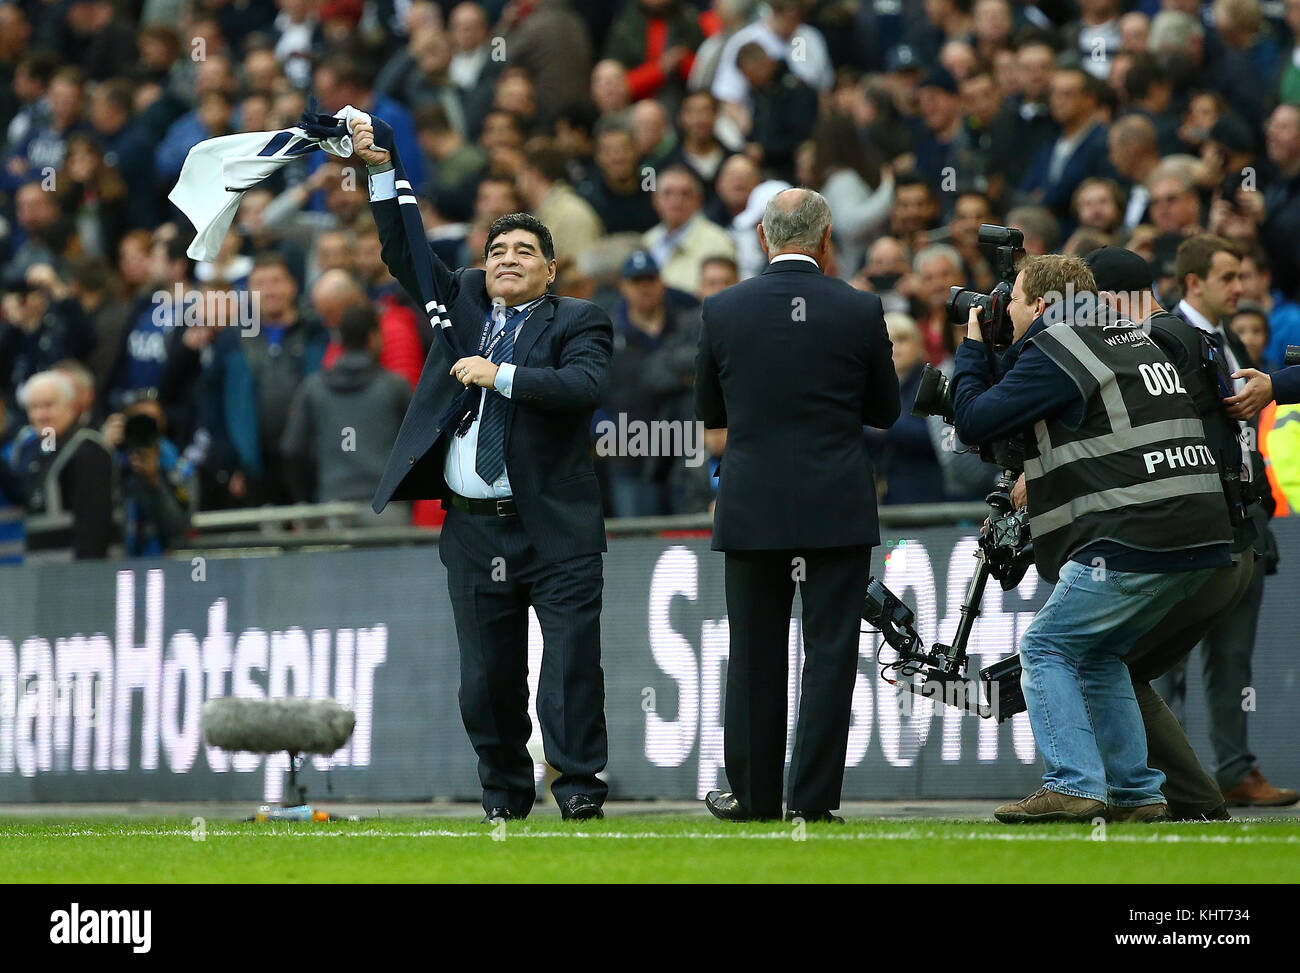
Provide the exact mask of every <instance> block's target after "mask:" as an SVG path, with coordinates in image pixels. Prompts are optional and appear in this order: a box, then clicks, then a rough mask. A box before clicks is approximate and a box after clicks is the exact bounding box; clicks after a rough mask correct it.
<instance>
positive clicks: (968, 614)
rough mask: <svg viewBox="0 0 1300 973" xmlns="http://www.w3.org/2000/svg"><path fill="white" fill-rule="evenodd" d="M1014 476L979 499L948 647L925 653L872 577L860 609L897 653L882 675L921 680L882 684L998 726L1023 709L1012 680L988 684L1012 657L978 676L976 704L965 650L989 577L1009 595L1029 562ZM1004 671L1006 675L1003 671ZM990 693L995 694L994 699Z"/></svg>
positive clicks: (896, 602) (900, 606) (907, 612)
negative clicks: (982, 524)
mask: <svg viewBox="0 0 1300 973" xmlns="http://www.w3.org/2000/svg"><path fill="white" fill-rule="evenodd" d="M1018 475H1019V474H1018V473H1017V471H1016V470H1014V469H1004V470H1003V471H1002V475H1001V476H1000V477H999V478H998V482H997V484H996V486H995V487H994V489H993V491H992V492H991V493H990V494H989V495H988V496H987V497H986V498H985V502H986V503H987V504H988V505H989V509H990V512H991V515H990V517H989V524H988V527H987V528H985V529H984V530H983V531H982V532H981V534H980V539H979V546H978V549H977V550H976V552H975V557H976V558H977V560H978V561H979V564H978V566H977V567H976V569H975V573H974V574H973V575H972V576H971V579H970V583H969V584H968V585H967V586H966V597H965V599H964V600H963V601H962V605H961V609H960V611H961V618H960V620H959V621H958V622H957V631H956V632H955V633H954V634H953V639H952V642H951V644H944V643H942V642H935V643H934V644H933V645H931V646H930V649H929V650H928V651H927V650H926V649H925V648H924V646H923V645H922V643H921V639H920V636H919V635H918V634H917V632H916V628H915V621H916V616H915V613H914V612H913V611H912V609H910V608H908V607H907V605H906V604H904V603H903V601H902V599H900V598H899V597H898V596H897V595H895V594H894V593H893V592H892V591H890V590H889V589H888V588H887V587H885V585H884V583H883V582H881V581H880V580H879V579H877V578H875V577H871V578H869V579H868V580H867V593H866V598H865V599H864V602H863V609H862V618H863V620H865V621H866V622H867V623H868V624H869V625H871V626H872V627H873V628H876V629H878V630H879V631H880V633H881V636H882V637H883V638H884V641H885V642H886V643H888V644H889V645H890V647H892V648H893V649H894V651H895V652H896V653H898V660H897V661H896V662H893V663H881V668H882V673H881V674H882V676H884V672H885V670H888V669H893V670H894V671H896V672H898V673H899V674H900V675H902V676H909V677H910V676H913V675H916V674H918V673H920V674H921V675H922V681H921V682H919V683H917V682H914V681H912V680H911V679H901V680H894V679H890V678H889V677H888V676H884V678H885V679H886V680H887V681H889V682H891V683H893V684H894V685H896V686H903V687H904V688H906V689H907V690H909V691H910V692H912V693H915V694H917V695H920V696H931V697H933V696H936V695H938V696H939V698H940V699H942V700H943V701H944V702H946V703H950V704H951V705H954V706H957V707H959V708H961V709H965V710H967V711H969V712H972V713H975V714H976V715H978V716H981V717H985V718H987V717H990V716H996V717H997V719H998V721H999V722H1001V721H1002V720H1004V719H1006V718H1007V717H1009V716H1011V715H1013V714H1014V713H1016V712H1019V711H1020V710H1021V709H1023V708H1024V703H1023V696H1021V695H1020V694H1019V683H1018V681H1017V682H1016V684H1015V685H1014V686H1011V685H1008V684H1007V683H1004V682H1003V681H1001V680H999V679H997V678H992V679H991V678H990V676H989V673H990V672H995V671H996V672H1001V671H1002V668H1001V667H1004V666H1006V665H1007V664H1008V663H1015V664H1016V665H1017V666H1018V657H1017V656H1015V655H1013V656H1010V657H1009V658H1008V659H1004V660H1002V662H999V663H998V664H997V665H996V666H993V667H990V669H986V670H985V671H984V672H982V673H981V674H980V675H981V677H982V679H983V682H984V689H985V693H986V694H987V696H988V698H989V700H990V702H989V703H988V704H985V703H983V702H981V700H980V698H979V695H978V693H973V692H971V691H970V689H971V688H972V686H973V684H972V686H967V685H966V667H967V662H968V656H967V654H966V646H967V644H968V643H969V642H970V636H971V633H972V632H973V631H974V628H975V620H976V619H977V618H979V616H980V603H981V602H982V601H983V599H984V589H985V587H986V586H987V585H988V580H989V578H997V579H998V580H999V581H1000V582H1001V583H1002V587H1003V589H1004V590H1009V589H1010V588H1014V587H1015V586H1016V585H1017V584H1019V583H1020V579H1021V578H1022V577H1024V574H1025V571H1026V570H1028V567H1029V564H1030V563H1032V561H1033V545H1032V541H1031V540H1030V537H1029V529H1028V520H1029V518H1028V514H1027V512H1026V511H1023V510H1021V511H1016V510H1013V509H1012V503H1011V496H1010V492H1009V491H1010V488H1011V486H1012V484H1013V483H1015V480H1016V477H1017V476H1018ZM878 661H879V660H878ZM1007 671H1008V673H1009V672H1010V670H1009V669H1008V670H1007ZM1017 672H1018V669H1017ZM994 693H996V694H997V695H996V697H995V696H994ZM940 694H941V695H940Z"/></svg>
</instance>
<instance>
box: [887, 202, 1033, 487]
mask: <svg viewBox="0 0 1300 973" xmlns="http://www.w3.org/2000/svg"><path fill="white" fill-rule="evenodd" d="M1024 244H1025V237H1024V234H1023V233H1021V232H1020V231H1019V230H1016V229H1013V228H1011V227H1008V226H995V225H994V224H992V223H984V224H981V226H980V229H979V245H980V247H981V249H984V250H986V251H989V254H990V257H991V259H992V262H993V268H994V272H995V273H996V274H997V276H998V282H997V284H996V285H994V287H993V289H992V290H990V291H989V293H987V294H981V293H980V292H979V291H974V290H970V289H969V288H965V287H953V288H951V289H950V290H949V292H948V303H947V304H946V305H945V308H946V309H947V313H948V323H949V324H964V323H965V322H966V321H967V320H968V319H969V317H970V312H971V308H972V307H978V308H980V309H981V314H980V332H981V334H982V335H983V338H984V346H985V348H987V349H988V353H989V355H990V357H991V356H992V355H993V354H994V352H995V351H1002V350H1005V349H1006V348H1009V347H1010V346H1011V344H1012V341H1013V340H1014V336H1015V326H1014V325H1013V324H1012V321H1011V315H1010V314H1008V313H1007V309H1008V307H1009V306H1010V304H1011V289H1012V286H1013V284H1014V282H1015V279H1016V258H1017V257H1018V256H1019V255H1020V254H1022V253H1024ZM912 415H914V416H921V417H927V416H939V417H940V418H942V419H943V421H944V422H946V423H948V425H950V426H951V425H953V424H954V422H955V421H956V418H955V415H954V412H953V406H952V382H951V381H950V380H949V379H948V377H947V376H945V375H944V374H943V372H941V371H939V369H937V368H935V367H934V366H933V365H930V364H927V365H926V366H925V368H924V369H922V372H921V381H920V385H919V386H918V387H917V390H916V400H915V401H914V402H913V404H912ZM986 458H988V457H986ZM990 462H992V460H991V459H990ZM1002 465H1004V466H1005V465H1007V464H1002Z"/></svg>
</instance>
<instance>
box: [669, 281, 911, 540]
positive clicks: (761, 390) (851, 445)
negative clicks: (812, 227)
mask: <svg viewBox="0 0 1300 973" xmlns="http://www.w3.org/2000/svg"><path fill="white" fill-rule="evenodd" d="M800 318H803V320H800ZM695 407H696V411H697V413H698V414H699V417H700V419H701V420H703V422H704V425H705V426H707V427H709V428H712V429H717V428H722V427H726V429H727V447H726V451H725V453H724V455H723V458H722V469H721V475H720V479H719V486H718V503H717V508H716V511H715V514H714V520H713V549H714V550H719V551H728V550H765V549H791V548H822V547H844V546H849V545H862V544H865V545H876V544H879V543H880V527H879V522H878V520H877V518H876V485H875V474H874V471H873V469H872V466H871V459H870V457H869V456H868V454H867V440H866V436H865V435H864V434H863V431H862V426H863V425H864V424H866V425H870V426H876V427H879V428H888V427H889V426H891V425H893V423H894V421H895V420H896V419H897V418H898V413H899V399H898V378H897V377H896V376H895V374H894V364H893V360H892V345H891V344H890V342H889V337H888V335H887V334H886V333H885V318H884V313H883V310H882V308H881V304H880V299H879V298H878V297H876V296H875V295H874V294H868V293H865V292H864V291H858V290H854V289H853V288H852V287H850V286H849V285H848V284H846V283H845V282H844V281H842V280H838V279H837V278H834V277H827V276H826V275H824V274H823V273H822V272H821V271H820V270H819V269H818V268H817V267H816V266H814V265H813V264H811V263H808V262H807V261H803V260H789V261H784V260H783V261H780V262H778V263H775V264H770V265H768V267H767V269H766V270H764V271H763V273H762V274H760V275H759V276H758V277H754V278H751V279H750V280H747V281H743V282H742V283H740V284H737V285H736V286H735V287H729V288H727V289H726V290H725V291H722V292H721V293H719V294H715V295H714V296H713V297H710V298H709V299H708V300H707V301H705V302H704V327H703V330H702V331H701V332H700V350H699V356H698V359H697V362H696V380H695Z"/></svg>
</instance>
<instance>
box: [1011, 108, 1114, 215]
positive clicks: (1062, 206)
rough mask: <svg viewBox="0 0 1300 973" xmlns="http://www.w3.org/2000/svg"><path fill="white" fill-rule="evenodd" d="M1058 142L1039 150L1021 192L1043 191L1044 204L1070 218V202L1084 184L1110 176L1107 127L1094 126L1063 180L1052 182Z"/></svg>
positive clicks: (1062, 172)
mask: <svg viewBox="0 0 1300 973" xmlns="http://www.w3.org/2000/svg"><path fill="white" fill-rule="evenodd" d="M1056 141H1057V140H1056V139H1052V140H1051V141H1049V142H1048V143H1047V144H1046V145H1044V146H1043V147H1042V148H1041V149H1039V150H1038V154H1037V155H1035V156H1034V161H1033V162H1031V163H1030V164H1029V169H1028V170H1027V171H1026V172H1025V177H1024V179H1022V180H1021V182H1020V189H1021V191H1022V192H1025V193H1032V192H1034V191H1036V190H1042V194H1043V196H1042V205H1044V206H1046V207H1047V208H1048V209H1050V210H1052V211H1053V212H1054V213H1056V214H1057V215H1058V216H1060V217H1063V218H1065V217H1069V215H1070V199H1071V197H1072V196H1074V191H1075V190H1076V189H1078V188H1079V184H1080V183H1081V182H1083V181H1084V180H1085V179H1087V178H1088V177H1089V176H1104V175H1109V174H1110V161H1109V155H1108V150H1107V148H1106V126H1105V125H1094V126H1093V128H1092V131H1090V132H1089V133H1088V134H1087V136H1086V137H1085V138H1084V140H1083V141H1082V142H1080V143H1079V145H1078V146H1077V147H1076V148H1075V150H1074V152H1073V153H1072V154H1071V155H1070V158H1069V159H1068V160H1067V161H1066V163H1065V167H1064V168H1063V169H1062V170H1061V178H1060V179H1058V180H1057V181H1056V182H1051V181H1050V180H1049V179H1048V178H1047V175H1048V173H1049V172H1050V171H1051V166H1052V149H1053V148H1055V147H1056Z"/></svg>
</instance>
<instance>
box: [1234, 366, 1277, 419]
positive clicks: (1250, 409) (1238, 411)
mask: <svg viewBox="0 0 1300 973" xmlns="http://www.w3.org/2000/svg"><path fill="white" fill-rule="evenodd" d="M1232 377H1233V378H1244V379H1247V381H1246V387H1245V388H1244V389H1242V390H1241V391H1240V392H1238V393H1237V394H1236V395H1234V396H1231V397H1230V398H1226V399H1224V400H1223V404H1224V406H1225V407H1226V408H1227V410H1228V415H1230V416H1232V418H1234V419H1253V418H1255V416H1257V415H1258V414H1259V412H1260V410H1262V409H1263V408H1264V407H1265V406H1266V405H1268V404H1269V403H1270V402H1272V401H1273V379H1271V378H1269V376H1267V375H1266V374H1264V373H1263V372H1261V371H1260V370H1259V369H1257V368H1243V369H1241V370H1240V371H1236V372H1233V373H1232Z"/></svg>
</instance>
